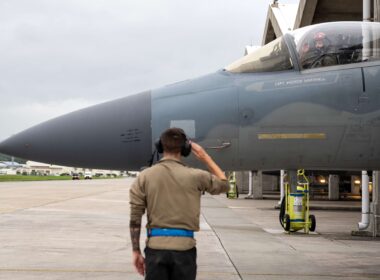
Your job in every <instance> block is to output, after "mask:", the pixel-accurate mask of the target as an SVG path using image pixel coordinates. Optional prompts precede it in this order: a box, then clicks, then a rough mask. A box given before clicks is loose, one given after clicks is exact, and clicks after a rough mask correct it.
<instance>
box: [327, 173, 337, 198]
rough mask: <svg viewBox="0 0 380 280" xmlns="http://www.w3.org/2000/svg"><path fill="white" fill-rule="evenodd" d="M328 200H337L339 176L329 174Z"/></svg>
mask: <svg viewBox="0 0 380 280" xmlns="http://www.w3.org/2000/svg"><path fill="white" fill-rule="evenodd" d="M329 200H339V176H338V175H332V174H331V175H329Z"/></svg>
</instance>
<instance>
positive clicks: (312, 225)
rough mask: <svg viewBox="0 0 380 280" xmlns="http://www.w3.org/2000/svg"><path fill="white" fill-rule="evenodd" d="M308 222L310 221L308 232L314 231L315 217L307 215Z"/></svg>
mask: <svg viewBox="0 0 380 280" xmlns="http://www.w3.org/2000/svg"><path fill="white" fill-rule="evenodd" d="M309 221H310V227H309V229H310V231H315V227H316V226H317V223H316V221H315V216H314V215H309Z"/></svg>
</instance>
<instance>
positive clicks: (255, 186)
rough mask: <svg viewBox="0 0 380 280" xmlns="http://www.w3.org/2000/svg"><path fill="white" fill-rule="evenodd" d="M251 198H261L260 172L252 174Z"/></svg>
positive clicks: (261, 175)
mask: <svg viewBox="0 0 380 280" xmlns="http://www.w3.org/2000/svg"><path fill="white" fill-rule="evenodd" d="M252 198H253V199H262V198H263V173H262V172H261V171H257V172H252Z"/></svg>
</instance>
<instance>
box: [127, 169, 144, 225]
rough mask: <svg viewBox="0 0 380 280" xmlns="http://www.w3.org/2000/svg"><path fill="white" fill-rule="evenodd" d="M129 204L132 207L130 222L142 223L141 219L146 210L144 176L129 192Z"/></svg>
mask: <svg viewBox="0 0 380 280" xmlns="http://www.w3.org/2000/svg"><path fill="white" fill-rule="evenodd" d="M129 203H130V206H131V211H130V222H131V223H138V224H139V223H141V217H142V216H143V215H144V213H145V208H146V195H145V188H144V176H142V174H140V176H139V177H138V178H137V179H136V180H135V181H134V182H133V184H132V187H131V189H130V190H129Z"/></svg>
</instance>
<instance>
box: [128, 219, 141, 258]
mask: <svg viewBox="0 0 380 280" xmlns="http://www.w3.org/2000/svg"><path fill="white" fill-rule="evenodd" d="M129 230H130V232H131V241H132V249H133V251H140V232H141V223H136V222H132V221H131V222H130V224H129Z"/></svg>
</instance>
